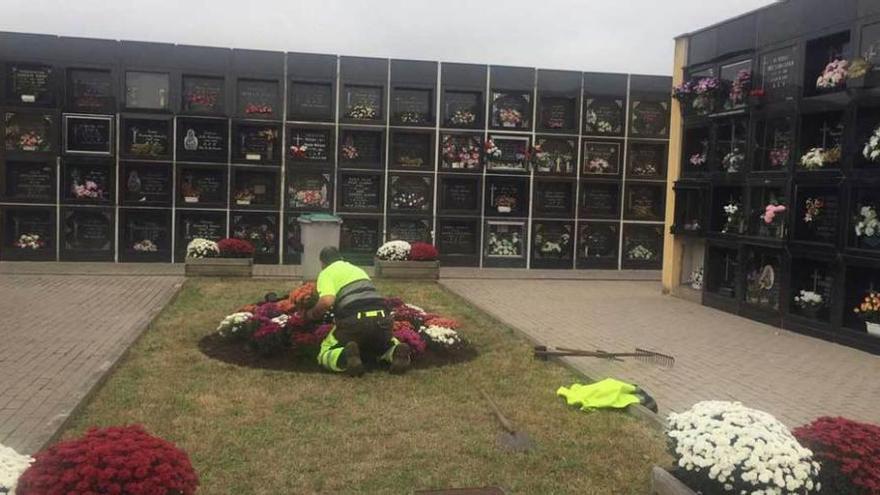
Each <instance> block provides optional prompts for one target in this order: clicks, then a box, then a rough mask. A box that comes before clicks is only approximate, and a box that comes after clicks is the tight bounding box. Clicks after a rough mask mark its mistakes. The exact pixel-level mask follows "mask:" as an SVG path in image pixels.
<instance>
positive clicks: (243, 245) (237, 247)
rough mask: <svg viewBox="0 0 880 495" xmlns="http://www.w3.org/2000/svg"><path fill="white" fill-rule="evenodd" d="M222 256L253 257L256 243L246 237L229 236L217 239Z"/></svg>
mask: <svg viewBox="0 0 880 495" xmlns="http://www.w3.org/2000/svg"><path fill="white" fill-rule="evenodd" d="M217 249H219V250H220V257H221V258H253V256H254V245H253V244H251V243H250V242H249V241H246V240H244V239H234V238H227V239H221V240H219V241H217Z"/></svg>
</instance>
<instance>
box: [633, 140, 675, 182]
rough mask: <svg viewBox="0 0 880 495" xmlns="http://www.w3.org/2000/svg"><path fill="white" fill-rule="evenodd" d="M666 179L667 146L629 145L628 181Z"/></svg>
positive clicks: (652, 144)
mask: <svg viewBox="0 0 880 495" xmlns="http://www.w3.org/2000/svg"><path fill="white" fill-rule="evenodd" d="M665 177H666V145H665V144H663V143H635V142H630V143H629V151H628V152H627V169H626V178H627V179H664V178H665Z"/></svg>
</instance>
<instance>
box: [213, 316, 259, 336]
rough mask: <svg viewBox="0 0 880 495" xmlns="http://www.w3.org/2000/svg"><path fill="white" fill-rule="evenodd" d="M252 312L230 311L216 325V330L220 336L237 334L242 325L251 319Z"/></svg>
mask: <svg viewBox="0 0 880 495" xmlns="http://www.w3.org/2000/svg"><path fill="white" fill-rule="evenodd" d="M253 317H254V315H253V313H248V312H246V311H242V312H240V313H232V314H231V315H229V316H227V317H226V318H223V321H221V322H220V324H219V325H218V326H217V332H218V333H219V334H220V336H222V337H228V336H231V335H235V334H237V333H238V332H239V331H240V330H241V329H242V327H243V326H244V325H245V324H246V323H248V322H249V321H251V318H253Z"/></svg>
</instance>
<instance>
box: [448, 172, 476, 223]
mask: <svg viewBox="0 0 880 495" xmlns="http://www.w3.org/2000/svg"><path fill="white" fill-rule="evenodd" d="M439 180H440V189H439V192H438V194H439V195H440V205H439V209H440V211H442V212H446V213H470V214H479V213H480V178H479V177H461V176H445V177H444V176H440V179H439Z"/></svg>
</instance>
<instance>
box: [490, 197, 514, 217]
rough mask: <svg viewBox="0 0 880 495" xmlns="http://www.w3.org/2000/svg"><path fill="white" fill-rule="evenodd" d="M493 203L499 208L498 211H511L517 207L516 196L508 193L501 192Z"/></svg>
mask: <svg viewBox="0 0 880 495" xmlns="http://www.w3.org/2000/svg"><path fill="white" fill-rule="evenodd" d="M493 204H494V205H495V208H497V209H498V213H510V212H511V211H512V210H513V209H514V208H516V198H514V197H513V196H510V195H508V194H499V195H498V196H495V201H494V202H493Z"/></svg>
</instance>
